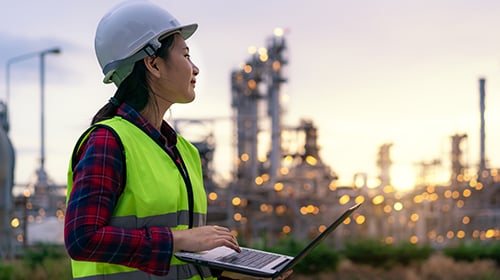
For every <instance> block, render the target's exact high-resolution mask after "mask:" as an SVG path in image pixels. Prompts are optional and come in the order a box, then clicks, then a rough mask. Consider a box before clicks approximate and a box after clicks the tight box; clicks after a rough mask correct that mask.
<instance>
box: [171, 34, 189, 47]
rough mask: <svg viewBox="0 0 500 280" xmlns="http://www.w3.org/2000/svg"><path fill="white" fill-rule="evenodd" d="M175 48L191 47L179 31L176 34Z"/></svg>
mask: <svg viewBox="0 0 500 280" xmlns="http://www.w3.org/2000/svg"><path fill="white" fill-rule="evenodd" d="M172 48H173V49H188V50H189V47H188V46H187V43H186V40H184V38H182V36H181V35H180V34H179V33H177V34H175V35H174V42H173V44H172Z"/></svg>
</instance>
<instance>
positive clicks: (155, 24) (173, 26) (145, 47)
mask: <svg viewBox="0 0 500 280" xmlns="http://www.w3.org/2000/svg"><path fill="white" fill-rule="evenodd" d="M197 28H198V25H197V24H195V23H194V24H189V25H181V24H180V23H179V22H178V21H177V19H175V18H174V17H173V16H172V15H171V14H170V13H169V12H167V11H166V10H164V9H162V8H160V7H158V6H156V5H154V4H152V3H150V2H148V1H137V0H136V1H127V2H124V3H122V4H119V5H118V6H116V7H114V8H113V9H112V10H111V11H109V12H108V13H107V14H106V15H104V17H103V18H102V19H101V21H100V22H99V25H98V26H97V30H96V34H95V41H94V47H95V52H96V55H97V60H98V61H99V64H100V65H101V69H102V71H103V73H104V83H111V82H114V83H115V84H116V85H117V86H119V85H120V83H121V82H122V81H123V80H124V79H125V78H126V77H127V76H128V75H130V73H132V70H133V68H134V63H135V62H136V61H138V60H141V59H143V58H144V57H146V56H151V55H154V54H155V53H156V51H157V50H158V48H159V47H160V46H161V43H160V41H159V40H160V39H163V38H164V37H165V36H168V35H170V34H172V33H176V32H178V33H179V34H180V35H181V36H182V37H183V38H184V39H187V38H189V37H190V36H191V35H192V34H193V33H194V32H195V31H196V29H197Z"/></svg>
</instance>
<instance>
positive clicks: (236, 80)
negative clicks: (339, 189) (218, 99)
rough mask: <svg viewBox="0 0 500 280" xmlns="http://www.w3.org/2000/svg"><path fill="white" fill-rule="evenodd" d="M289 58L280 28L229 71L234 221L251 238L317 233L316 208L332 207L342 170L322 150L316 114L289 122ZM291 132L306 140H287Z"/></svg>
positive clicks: (230, 218) (244, 236)
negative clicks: (285, 93) (285, 101)
mask: <svg viewBox="0 0 500 280" xmlns="http://www.w3.org/2000/svg"><path fill="white" fill-rule="evenodd" d="M287 64H288V59H287V44H286V40H285V36H284V34H283V32H282V30H281V29H276V30H275V34H274V36H272V37H270V38H269V39H268V41H267V46H266V48H260V49H255V50H254V51H252V52H251V54H250V58H249V59H248V60H247V61H246V62H245V64H244V65H243V66H242V67H241V69H237V70H234V71H232V73H231V94H232V103H231V106H232V109H233V113H234V116H233V119H234V127H235V138H236V139H235V142H236V145H235V146H236V153H237V157H236V164H235V168H234V169H235V174H234V181H233V182H232V183H231V185H230V186H229V190H230V192H231V193H230V194H229V196H230V198H231V203H232V207H231V208H230V213H228V214H229V215H228V224H229V225H230V226H231V227H232V228H234V229H236V231H237V233H238V234H241V235H240V237H242V239H244V240H245V241H247V242H256V241H259V240H263V239H264V241H267V242H271V243H272V242H273V240H274V239H276V238H279V237H280V236H284V235H293V236H294V237H297V238H304V237H309V236H310V235H315V234H317V233H318V232H319V231H320V229H318V228H317V225H319V224H321V219H320V218H319V217H320V216H321V215H318V214H319V212H327V211H328V209H327V208H328V207H327V205H328V204H329V203H328V202H327V200H328V199H329V195H331V193H332V192H331V189H330V188H335V184H334V181H335V180H336V179H337V176H336V175H335V173H334V172H333V171H331V170H330V168H329V167H328V166H326V165H324V164H323V162H322V160H321V158H320V157H319V146H318V144H317V129H316V127H315V126H314V124H313V122H312V121H310V120H302V121H301V123H300V124H299V125H297V126H285V125H284V124H283V120H282V115H283V110H282V105H281V99H282V88H283V84H284V83H286V82H287V79H286V77H284V68H285V66H286V65H287ZM294 137H295V138H294ZM286 138H290V139H291V138H293V140H291V142H293V141H295V142H300V143H302V145H292V146H294V147H295V148H290V147H287V146H286V145H285V144H284V143H286V142H287V141H286V140H287V139H286ZM299 138H300V139H299ZM297 147H299V148H297Z"/></svg>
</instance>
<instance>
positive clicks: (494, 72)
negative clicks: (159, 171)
mask: <svg viewBox="0 0 500 280" xmlns="http://www.w3.org/2000/svg"><path fill="white" fill-rule="evenodd" d="M1 1H2V5H1V6H2V8H1V9H0V42H1V43H0V100H5V99H6V96H5V78H4V77H5V76H6V73H5V72H6V67H5V66H6V64H7V61H8V60H9V59H11V58H13V57H16V56H20V55H24V54H28V53H33V52H38V51H42V50H45V49H48V48H52V47H60V48H61V50H62V53H61V54H59V55H48V56H46V61H45V62H46V74H45V93H46V169H47V172H48V175H49V176H50V177H51V178H52V179H53V180H54V181H55V182H57V183H60V184H65V182H66V171H67V164H68V159H69V156H70V154H71V150H72V148H73V144H74V142H75V141H76V139H77V138H78V137H79V135H80V133H81V132H82V131H83V130H84V129H85V128H86V127H87V125H88V124H89V122H90V119H91V118H92V116H93V115H94V114H95V112H96V111H97V110H98V109H99V108H100V107H101V106H102V105H103V104H104V103H105V102H107V100H108V99H109V97H110V96H111V95H112V94H113V92H114V90H115V87H114V85H105V84H103V83H102V73H101V69H100V68H99V65H98V63H97V60H96V58H95V55H94V49H93V41H94V32H95V29H96V26H97V23H98V21H99V19H100V18H101V17H102V16H103V15H104V14H105V13H106V11H108V10H109V9H110V8H111V7H112V6H114V5H115V4H117V3H119V2H120V1H98V0H86V1H83V0H78V1H63V0H47V1H36V0H31V1H27V0H19V1H6V0H1ZM153 2H155V3H158V4H159V5H161V6H162V7H164V8H166V9H167V10H169V11H170V12H171V13H172V14H173V15H175V16H176V17H177V19H178V20H179V21H180V22H181V23H186V24H187V23H193V22H197V23H198V24H199V25H200V26H199V29H198V31H197V32H196V33H195V34H194V36H193V37H192V38H190V39H189V40H188V45H189V47H190V49H191V55H192V60H193V61H194V62H195V63H196V64H197V65H198V66H199V68H200V71H201V72H200V75H199V76H198V81H197V85H196V86H197V88H196V92H197V98H196V100H195V101H194V102H193V103H191V104H187V105H175V106H174V107H173V108H172V116H171V118H173V119H176V118H193V119H197V118H217V119H218V121H216V122H215V124H214V129H215V131H216V133H217V134H216V162H217V163H216V167H217V172H218V173H219V175H220V176H227V174H228V173H229V172H230V171H231V169H232V166H231V165H230V164H229V163H231V162H232V156H233V155H232V154H231V152H232V150H231V149H230V148H229V145H230V139H231V132H232V129H231V127H230V122H229V118H230V117H231V107H230V102H231V100H230V96H231V92H230V79H229V77H230V72H231V71H232V70H233V69H237V68H238V67H239V66H240V64H241V63H242V62H244V61H245V60H246V59H247V58H248V56H249V55H248V52H247V49H248V48H249V47H250V46H256V47H264V46H265V45H266V39H267V38H268V37H269V36H271V35H272V33H273V30H274V29H275V28H276V27H281V28H284V29H285V30H286V35H285V38H286V40H287V43H288V57H289V64H288V65H287V66H286V69H285V75H286V77H287V78H288V82H287V84H286V85H285V86H284V88H283V94H286V95H287V96H288V97H289V101H288V103H286V104H284V106H285V108H286V114H285V115H284V124H285V125H289V126H297V125H298V124H299V122H300V119H303V118H305V119H310V120H312V121H313V122H314V123H315V125H316V126H317V127H318V134H319V144H320V146H321V151H320V155H321V157H322V160H323V162H324V163H325V164H327V165H329V166H330V167H331V168H332V169H333V170H334V171H335V172H337V173H338V175H339V177H340V181H341V183H345V184H349V183H350V182H351V181H352V177H353V175H354V174H355V173H357V172H366V173H367V174H368V176H369V178H375V177H376V176H377V175H378V173H377V172H378V171H377V168H376V155H377V151H378V148H379V146H380V145H382V144H384V143H388V142H391V143H393V148H392V150H391V156H392V160H393V162H394V166H393V169H392V170H393V180H394V184H396V187H407V186H408V185H409V184H410V183H411V182H413V180H414V179H415V176H416V172H417V171H418V170H417V169H416V167H417V166H418V165H417V163H419V162H422V161H431V160H434V159H440V160H441V161H442V163H443V166H442V167H441V168H439V169H438V170H437V173H439V174H445V172H446V171H447V170H448V169H449V165H450V163H449V161H450V155H449V152H450V149H451V142H450V136H451V135H453V134H455V133H460V134H462V133H466V134H468V138H467V141H466V142H465V146H464V152H465V160H466V163H468V164H469V165H470V166H471V167H474V166H476V165H477V164H478V161H479V78H481V77H483V78H485V79H486V155H487V159H488V160H489V167H492V168H495V167H500V146H499V145H498V143H500V129H499V128H500V127H499V123H500V110H498V109H497V108H500V1H496V0H477V1H467V0H438V1H436V0H432V1H431V0H419V1H400V0H379V1H372V0H358V1H337V0H321V1H319V0H318V1H314V0H313V1H299V0H271V1H265V0H255V1H223V0H211V1H206V0H205V1H204V0H183V1H181V0H170V1H169V0H164V1H161V0H156V1H153ZM10 83H11V87H10V100H9V101H10V102H9V103H10V104H9V105H10V117H11V131H10V133H9V135H10V138H11V140H12V142H13V144H14V146H15V149H16V152H17V162H16V172H15V181H16V182H17V183H21V184H22V183H27V182H29V181H30V180H32V176H33V175H34V171H35V170H36V169H37V168H38V166H39V163H38V161H39V155H40V78H39V60H38V57H36V56H35V57H33V58H31V59H26V60H23V61H20V62H16V63H14V64H12V65H11V68H10ZM166 117H168V116H166ZM182 133H183V134H186V136H189V135H190V133H193V131H191V132H190V131H185V133H184V131H182ZM445 176H446V175H445ZM441 177H442V176H441Z"/></svg>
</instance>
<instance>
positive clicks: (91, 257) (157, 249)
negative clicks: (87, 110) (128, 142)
mask: <svg viewBox="0 0 500 280" xmlns="http://www.w3.org/2000/svg"><path fill="white" fill-rule="evenodd" d="M76 159H77V162H76V164H75V165H74V166H75V167H74V170H73V189H72V192H71V194H69V195H70V197H69V200H68V206H67V210H66V217H65V227H64V239H65V245H66V248H67V251H68V253H69V255H70V256H71V258H73V259H75V260H82V261H93V262H107V263H113V264H120V265H125V266H129V267H134V268H138V269H140V270H142V271H144V272H146V273H150V274H155V275H166V274H167V273H168V271H169V268H170V267H169V265H170V259H171V257H172V250H173V237H172V232H171V230H170V229H169V228H166V227H150V228H144V229H124V228H118V227H112V226H109V225H108V224H109V221H110V219H111V216H112V213H113V209H114V207H115V205H116V203H117V201H118V198H119V196H120V193H121V192H122V189H123V185H122V184H123V182H122V180H123V179H124V172H125V170H124V168H125V165H124V162H123V155H122V149H121V147H120V145H119V142H118V141H117V139H116V138H115V136H114V135H113V133H112V132H110V131H109V130H108V129H106V128H96V129H95V130H94V131H92V132H91V134H90V135H89V136H88V138H87V140H86V141H85V142H84V143H83V144H82V147H81V148H80V150H79V152H78V154H77V156H76Z"/></svg>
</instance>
